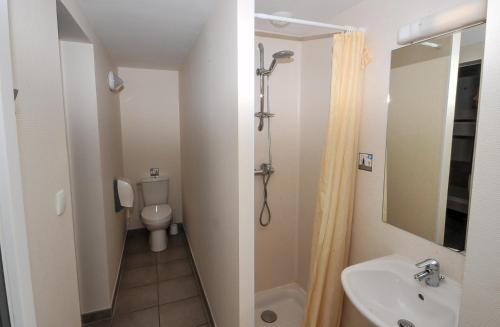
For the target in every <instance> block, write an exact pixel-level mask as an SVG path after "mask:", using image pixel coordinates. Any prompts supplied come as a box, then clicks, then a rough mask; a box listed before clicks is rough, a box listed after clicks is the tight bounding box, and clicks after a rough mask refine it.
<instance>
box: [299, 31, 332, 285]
mask: <svg viewBox="0 0 500 327" xmlns="http://www.w3.org/2000/svg"><path fill="white" fill-rule="evenodd" d="M331 62H332V38H331V37H327V38H321V39H317V40H310V41H304V42H302V63H301V71H302V72H301V90H300V92H301V96H300V167H299V170H300V178H299V191H300V193H299V219H298V230H297V232H298V258H297V262H298V270H297V281H298V282H299V284H300V285H301V286H302V287H303V288H304V289H306V288H307V283H308V278H309V264H310V257H311V243H312V233H313V223H314V213H315V210H316V194H317V190H318V185H319V174H320V171H321V158H322V155H323V146H324V143H325V137H326V128H327V123H328V116H329V112H330V84H331V79H332V73H331Z"/></svg>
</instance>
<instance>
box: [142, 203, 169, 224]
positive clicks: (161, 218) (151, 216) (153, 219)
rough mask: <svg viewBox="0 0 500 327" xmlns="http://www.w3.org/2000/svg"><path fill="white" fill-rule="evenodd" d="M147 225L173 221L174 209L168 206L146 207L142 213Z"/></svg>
mask: <svg viewBox="0 0 500 327" xmlns="http://www.w3.org/2000/svg"><path fill="white" fill-rule="evenodd" d="M141 217H142V219H143V221H144V222H145V223H151V224H155V223H162V222H166V221H170V220H172V208H171V207H170V206H169V205H168V204H160V205H151V206H146V207H144V208H143V209H142V211H141Z"/></svg>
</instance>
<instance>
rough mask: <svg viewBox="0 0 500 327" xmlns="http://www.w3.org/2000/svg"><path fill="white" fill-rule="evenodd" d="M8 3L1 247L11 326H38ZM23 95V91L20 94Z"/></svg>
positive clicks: (1, 120) (2, 33)
mask: <svg viewBox="0 0 500 327" xmlns="http://www.w3.org/2000/svg"><path fill="white" fill-rule="evenodd" d="M8 13H9V7H8V0H0V181H2V186H1V187H0V248H1V252H2V253H1V254H2V260H3V270H4V276H5V288H6V292H7V301H8V306H9V316H10V321H11V325H12V326H16V327H17V326H27V327H28V326H36V317H35V304H34V300H33V288H32V285H31V268H30V261H29V250H28V235H27V230H26V217H25V212H24V201H23V191H22V177H21V162H20V156H19V144H18V138H17V123H16V115H15V105H14V96H13V89H14V88H13V75H12V61H11V48H10V31H9V15H8ZM19 94H20V96H22V90H21V91H20V93H19Z"/></svg>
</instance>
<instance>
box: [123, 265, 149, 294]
mask: <svg viewBox="0 0 500 327" xmlns="http://www.w3.org/2000/svg"><path fill="white" fill-rule="evenodd" d="M157 281H158V274H157V273H156V266H149V267H142V268H135V269H131V270H126V271H124V272H123V277H122V280H121V282H120V287H121V288H123V289H125V288H131V287H137V286H144V285H148V284H154V283H156V282H157Z"/></svg>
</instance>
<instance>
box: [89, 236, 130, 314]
mask: <svg viewBox="0 0 500 327" xmlns="http://www.w3.org/2000/svg"><path fill="white" fill-rule="evenodd" d="M127 235H128V231H127V233H126V234H125V241H124V242H123V248H122V257H121V259H120V267H119V268H118V275H117V276H116V280H115V287H114V290H113V300H112V301H111V308H108V309H103V310H97V311H92V312H88V313H83V314H82V315H81V320H82V324H90V323H92V322H96V321H99V320H105V319H111V318H112V317H113V312H114V311H115V307H116V299H117V297H118V288H119V286H120V280H121V276H122V267H123V262H124V260H125V243H126V239H127Z"/></svg>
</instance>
